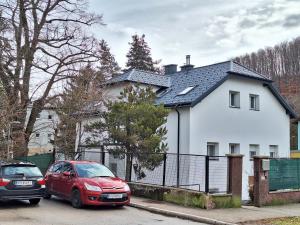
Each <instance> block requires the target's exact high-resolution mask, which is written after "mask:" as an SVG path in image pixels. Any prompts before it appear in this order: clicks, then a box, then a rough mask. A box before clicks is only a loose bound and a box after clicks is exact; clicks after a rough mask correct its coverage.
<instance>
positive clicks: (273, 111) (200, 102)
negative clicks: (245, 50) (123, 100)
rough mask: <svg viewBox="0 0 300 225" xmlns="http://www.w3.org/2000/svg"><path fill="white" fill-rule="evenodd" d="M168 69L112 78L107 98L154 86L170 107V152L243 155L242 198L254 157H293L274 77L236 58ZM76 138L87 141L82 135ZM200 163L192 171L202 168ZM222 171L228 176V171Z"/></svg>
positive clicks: (289, 113) (286, 109) (286, 111)
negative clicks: (134, 87)
mask: <svg viewBox="0 0 300 225" xmlns="http://www.w3.org/2000/svg"><path fill="white" fill-rule="evenodd" d="M165 71H166V74H165V75H164V76H161V75H157V74H153V73H151V72H145V71H140V70H136V69H134V70H131V71H129V72H126V73H124V74H122V75H120V76H117V77H114V78H112V79H111V80H109V81H108V82H107V84H108V94H107V96H109V97H110V98H115V97H116V96H118V94H119V93H120V91H121V90H122V89H123V88H124V87H125V86H126V85H130V84H132V83H138V84H141V85H151V86H152V87H153V88H154V89H155V90H156V92H157V103H158V104H164V105H165V107H168V108H170V109H171V111H170V114H169V115H168V118H167V124H166V127H167V130H168V134H167V143H168V146H169V152H172V153H177V152H179V153H187V154H196V155H210V156H225V155H226V154H229V153H234V154H243V155H244V159H243V196H242V198H243V199H248V198H249V196H248V177H249V176H251V175H253V161H252V159H251V158H252V156H253V155H269V156H271V157H289V153H290V118H295V117H296V114H295V112H294V111H293V109H292V108H291V107H290V106H289V105H288V103H287V102H286V101H285V100H284V99H283V98H282V97H281V95H280V94H279V92H278V91H277V89H276V88H275V87H274V86H273V84H272V81H271V80H270V79H268V78H266V77H265V76H263V75H261V74H258V73H255V72H253V71H251V70H249V69H247V68H245V67H244V66H242V65H239V64H237V63H235V62H233V61H226V62H221V63H217V64H213V65H208V66H203V67H198V68H194V67H193V65H190V64H189V60H187V63H186V64H185V65H184V66H182V67H181V70H180V71H177V65H168V66H165ZM93 119H95V118H87V119H85V120H84V121H83V122H82V123H83V124H86V123H88V122H89V121H90V120H93ZM82 129H83V126H81V129H80V131H79V133H80V132H82ZM178 129H179V130H178ZM77 142H80V143H79V145H84V137H83V138H81V140H80V141H79V140H77ZM187 163H189V162H187ZM197 166H198V165H197V164H196V165H194V166H193V168H194V170H201V169H200V167H199V168H198V169H197ZM216 169H218V168H217V167H216ZM219 170H224V169H222V168H219ZM189 171H190V172H188V173H189V174H187V179H189V178H188V177H189V176H188V175H191V174H190V173H191V169H190V170H189ZM223 172H224V173H225V175H226V173H227V171H226V169H225V170H224V171H223ZM224 179H226V177H225V178H224ZM214 182H218V180H217V178H216V180H215V181H214Z"/></svg>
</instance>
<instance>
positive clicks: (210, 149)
mask: <svg viewBox="0 0 300 225" xmlns="http://www.w3.org/2000/svg"><path fill="white" fill-rule="evenodd" d="M207 155H208V156H218V155H219V144H218V143H212V142H209V143H207Z"/></svg>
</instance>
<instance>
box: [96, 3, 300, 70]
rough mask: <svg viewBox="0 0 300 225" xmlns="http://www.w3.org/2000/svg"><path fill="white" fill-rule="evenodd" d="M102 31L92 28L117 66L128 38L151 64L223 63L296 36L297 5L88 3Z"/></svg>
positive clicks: (298, 26)
mask: <svg viewBox="0 0 300 225" xmlns="http://www.w3.org/2000/svg"><path fill="white" fill-rule="evenodd" d="M90 10H91V11H94V12H97V13H99V14H103V21H104V23H106V24H107V25H106V26H104V27H97V28H94V29H93V30H94V32H95V34H96V36H97V37H98V38H103V39H105V40H106V41H107V42H108V43H109V45H110V46H111V50H112V53H113V54H114V55H115V57H116V59H117V61H118V62H119V64H120V65H121V66H124V64H125V61H126V56H125V55H126V53H127V52H128V49H129V46H128V42H129V41H131V35H133V34H139V35H141V34H145V35H146V41H147V42H148V44H149V46H150V47H151V48H152V56H153V58H154V59H161V60H162V64H163V65H165V64H170V63H176V64H179V65H182V64H183V63H184V61H185V55H187V54H190V55H191V63H192V64H194V65H196V66H201V65H207V64H211V63H215V62H220V61H225V60H228V59H230V58H231V57H234V56H238V55H241V54H244V53H247V52H252V51H256V50H258V49H259V48H264V47H266V46H273V45H275V44H276V43H279V42H281V41H285V40H291V39H293V38H295V37H297V36H298V35H300V0H251V1H249V0H151V1H150V0H91V1H90Z"/></svg>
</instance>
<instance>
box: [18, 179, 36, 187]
mask: <svg viewBox="0 0 300 225" xmlns="http://www.w3.org/2000/svg"><path fill="white" fill-rule="evenodd" d="M14 184H15V185H16V186H30V185H32V181H28V180H22V181H15V182H14Z"/></svg>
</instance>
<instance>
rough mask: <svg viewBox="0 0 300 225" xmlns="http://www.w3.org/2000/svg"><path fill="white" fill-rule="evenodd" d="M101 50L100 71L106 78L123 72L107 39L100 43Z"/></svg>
mask: <svg viewBox="0 0 300 225" xmlns="http://www.w3.org/2000/svg"><path fill="white" fill-rule="evenodd" d="M99 52H100V67H99V68H98V69H99V73H100V74H102V75H103V76H104V78H105V79H109V78H111V77H113V76H114V75H117V74H119V73H120V72H121V68H120V67H119V65H118V63H117V61H116V60H115V57H114V55H112V54H111V52H110V48H109V46H108V44H107V42H106V41H105V40H101V41H100V44H99Z"/></svg>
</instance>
